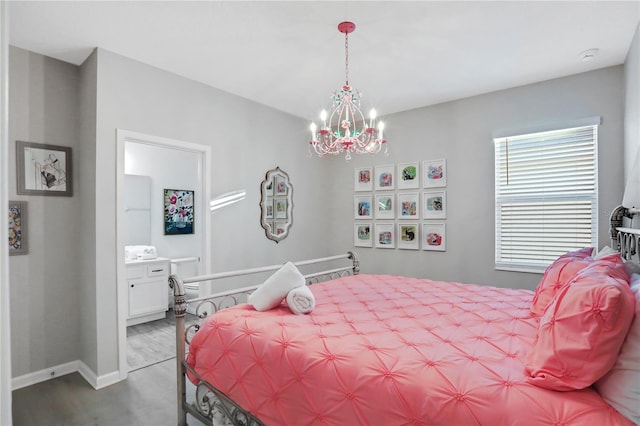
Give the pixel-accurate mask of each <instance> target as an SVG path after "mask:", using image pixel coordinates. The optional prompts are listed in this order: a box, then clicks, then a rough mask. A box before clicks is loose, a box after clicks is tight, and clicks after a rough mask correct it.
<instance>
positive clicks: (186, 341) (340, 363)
mask: <svg viewBox="0 0 640 426" xmlns="http://www.w3.org/2000/svg"><path fill="white" fill-rule="evenodd" d="M612 223H613V218H612ZM616 224H617V223H616ZM614 231H615V232H614V234H613V235H614V236H615V239H614V241H613V244H612V245H613V246H614V247H613V248H614V250H615V251H617V252H619V253H620V254H617V253H604V255H603V257H602V258H599V259H597V258H596V257H597V256H596V253H595V252H592V251H590V250H582V251H577V252H573V253H571V254H568V255H566V256H561V258H559V259H558V260H557V261H556V262H554V263H555V264H556V268H555V270H553V268H551V267H550V268H549V269H548V270H547V273H545V276H544V277H543V280H542V281H541V283H542V282H543V281H545V279H546V280H547V281H548V283H547V284H549V283H551V281H550V280H552V279H553V281H554V283H555V284H554V285H548V286H547V287H546V288H537V289H536V291H535V292H534V291H529V290H521V289H507V288H498V287H491V286H480V285H473V284H460V283H455V282H442V281H432V280H428V279H421V278H411V277H401V276H391V275H370V274H360V273H359V262H358V259H357V256H356V255H355V254H354V253H347V254H345V255H340V256H332V257H328V258H321V259H315V260H311V261H306V262H298V263H296V264H295V266H296V267H298V268H300V269H303V268H304V267H308V266H311V267H316V266H317V269H319V270H317V269H316V272H313V273H310V274H306V275H305V280H306V281H307V284H312V285H310V287H309V289H310V290H311V291H312V293H313V296H314V298H315V302H316V304H315V307H314V309H313V311H312V312H311V313H309V314H308V315H294V314H292V312H291V310H290V309H289V307H287V306H286V303H283V304H278V305H277V306H276V307H275V308H273V309H269V310H266V311H262V312H261V311H257V310H255V309H254V307H253V306H252V305H251V304H248V303H246V296H247V295H249V294H251V293H253V292H255V291H257V290H256V288H257V287H258V285H251V286H246V287H242V288H238V289H235V290H233V291H228V292H224V293H220V294H217V295H214V296H212V297H211V298H210V299H195V300H193V301H186V300H185V297H184V283H186V282H202V281H205V280H218V279H224V278H228V277H231V276H234V277H235V276H250V275H252V274H256V273H265V272H267V273H270V272H272V271H277V270H278V268H280V267H281V265H273V266H269V267H265V268H254V269H249V270H244V271H236V272H230V273H223V274H213V275H208V276H201V277H193V278H189V279H181V278H180V277H177V276H171V277H170V279H169V283H170V286H171V287H172V289H173V291H174V295H175V303H174V309H175V314H176V318H177V327H176V329H177V333H176V335H177V336H176V342H177V365H178V412H179V419H178V420H179V424H186V421H187V414H189V415H192V416H193V417H194V418H196V419H198V420H199V421H201V422H204V423H205V424H243V425H261V424H266V425H280V424H282V425H311V424H317V425H392V424H393V425H401V424H406V425H517V424H522V425H534V424H540V425H554V424H555V425H560V424H566V425H569V424H576V425H578V424H580V425H632V424H633V422H632V420H631V419H632V418H633V417H630V415H629V413H628V405H629V404H631V405H633V404H634V400H633V398H636V396H634V395H629V394H627V395H622V398H625V397H626V398H627V399H628V398H631V402H629V401H626V402H624V401H623V402H622V408H620V406H616V403H617V402H616V401H612V400H611V399H609V398H607V397H605V396H604V394H605V392H604V391H609V390H611V392H610V393H612V394H613V395H614V396H615V394H616V392H618V393H619V392H620V388H619V386H618V382H619V381H620V380H627V381H628V380H630V379H631V380H632V381H633V380H636V379H638V376H637V368H638V366H637V355H635V354H633V353H632V354H631V355H632V356H636V358H635V361H633V360H632V361H631V364H632V366H631V368H633V367H634V363H635V370H636V371H635V372H631V373H630V372H629V366H628V365H622V366H620V365H619V364H620V362H621V358H622V356H620V357H617V356H616V354H618V353H623V352H624V350H625V348H624V345H626V344H627V341H628V340H629V339H628V338H627V337H626V336H627V334H628V333H630V331H629V330H633V329H634V327H633V326H634V325H635V323H633V324H632V322H633V320H634V315H635V311H634V309H636V307H635V299H634V294H633V292H632V291H631V289H630V287H629V274H630V272H629V267H630V265H634V264H635V262H637V253H636V247H637V246H638V242H639V238H640V232H638V230H633V229H627V228H620V227H617V228H616V229H614ZM598 254H600V253H598ZM634 257H635V258H634ZM611 259H618V260H619V261H618V260H616V261H613V260H611ZM623 260H624V262H623ZM342 261H344V262H345V263H347V265H343V266H340V267H335V268H329V269H322V268H321V267H319V266H318V265H322V264H325V263H335V262H342ZM576 263H579V264H580V265H582V268H580V269H579V270H578V269H576V270H575V271H571V268H574V267H575V268H577V266H575V264H576ZM568 265H570V266H568ZM625 268H626V269H625ZM585 271H588V272H585ZM554 274H555V275H554ZM563 274H565V275H566V274H572V276H573V278H571V277H568V276H563ZM625 274H626V275H625ZM552 275H553V277H552ZM575 276H577V277H578V278H575ZM625 277H626V278H625ZM570 278H571V279H570ZM563 280H564V281H563ZM579 280H582V281H580V285H574V283H575V282H578V281H579ZM625 280H626V281H625ZM561 281H563V285H562V286H560V285H559V284H558V282H561ZM594 281H597V282H598V283H597V284H598V285H597V286H596V285H594ZM602 282H606V283H607V286H608V287H607V289H608V290H606V291H604V290H601V284H602ZM564 284H566V285H564ZM625 286H626V289H625ZM539 287H541V286H539ZM612 289H613V290H612ZM614 290H615V291H614ZM563 291H564V293H562V292H563ZM554 292H555V294H551V293H554ZM572 292H578V293H576V294H573V293H572ZM613 293H615V294H614V295H613V296H612V294H613ZM615 295H617V296H615ZM629 295H631V296H629ZM614 296H615V297H614ZM576 297H579V298H581V300H580V301H578V302H575V298H576ZM586 298H595V299H597V301H598V302H597V306H596V304H592V305H593V306H591V305H590V307H589V309H586V310H585V307H584V305H585V303H584V300H586ZM595 299H594V300H595ZM571 300H573V301H574V302H573V304H571V303H570V302H569V301H571ZM536 303H537V304H538V305H539V306H538V310H539V311H540V312H537V313H536V311H535V309H534V306H535V305H536ZM187 304H193V305H195V306H196V307H195V308H194V310H195V311H196V312H198V314H199V316H200V317H202V318H203V322H202V323H201V324H189V325H187V326H186V327H185V323H184V322H185V321H184V313H185V312H186V307H187ZM542 305H544V307H543V308H541V306H542ZM549 306H551V308H549ZM594 306H595V307H594ZM562 309H574V310H576V309H577V310H578V311H579V312H577V313H576V312H571V315H567V316H566V318H568V319H563V320H562V321H561V320H560V318H561V317H562V313H563V312H564V311H562V312H561V310H562ZM554 310H555V311H554ZM549 311H554V313H553V314H551V313H549ZM614 311H615V315H614ZM585 315H586V316H585ZM589 315H592V316H593V315H596V316H597V321H596V322H599V326H600V328H601V329H597V330H595V331H594V330H588V333H589V336H590V337H589V338H586V339H579V341H577V342H576V341H571V339H568V340H569V342H570V343H569V344H568V345H566V346H568V348H564V349H563V348H562V347H560V345H562V344H563V342H564V343H566V342H567V335H568V334H567V333H569V332H571V330H575V328H576V321H578V322H580V321H582V322H584V321H585V318H586V317H588V316H589ZM562 318H565V317H562ZM545 327H546V328H545ZM563 327H564V328H563ZM596 328H598V327H596ZM635 328H636V329H637V327H635ZM602 330H604V331H602ZM545 333H546V334H545ZM580 333H582V334H584V333H587V332H585V331H584V330H581V331H580V332H579V334H580ZM583 340H584V341H583ZM187 346H188V352H186V351H185V350H186V348H187ZM563 351H564V352H563ZM621 351H622V352H621ZM612 352H615V353H614V355H613V356H612V355H611V354H612ZM634 352H635V350H634ZM584 354H587V355H586V356H585V355H584ZM583 359H587V361H585V362H583V361H582V360H583ZM576 360H578V362H576ZM617 367H621V368H620V369H619V370H620V371H617V372H616V373H615V374H614V372H613V371H614V370H616V368H617ZM616 374H617V375H616ZM620 377H622V378H623V379H620ZM624 378H626V379H624ZM191 384H193V388H194V389H195V390H194V391H193V392H192V393H193V395H192V397H193V401H192V402H189V401H187V394H188V393H189V392H187V387H188V386H191ZM631 386H633V383H632V384H631ZM612 398H613V397H612ZM635 403H636V405H637V403H638V401H637V400H635ZM625 404H626V406H625ZM614 406H616V408H617V409H616V408H614ZM636 408H637V407H636ZM625 410H627V411H625ZM631 410H633V407H631ZM631 416H633V414H631Z"/></svg>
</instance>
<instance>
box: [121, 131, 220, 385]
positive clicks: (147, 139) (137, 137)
mask: <svg viewBox="0 0 640 426" xmlns="http://www.w3.org/2000/svg"><path fill="white" fill-rule="evenodd" d="M116 139H117V163H118V164H117V176H116V259H117V280H118V284H117V300H118V315H117V318H118V371H119V376H120V379H121V380H124V379H126V378H127V374H128V366H127V312H128V307H127V302H128V293H127V290H128V288H127V284H126V278H125V262H124V260H125V255H124V174H125V169H124V153H125V145H126V142H136V143H142V144H147V145H152V146H157V147H164V148H171V149H180V150H183V151H189V152H193V153H196V154H199V155H200V157H201V160H202V161H201V164H202V171H201V173H200V179H202V182H201V184H202V193H203V199H202V203H200V205H201V210H202V211H200V212H199V213H198V216H199V217H201V218H204V220H203V221H202V225H201V226H202V231H203V234H202V247H201V253H202V258H203V266H204V271H205V272H208V271H210V270H211V249H210V247H211V245H210V244H209V242H210V241H211V238H210V237H211V215H210V214H209V208H208V207H209V200H210V199H211V188H210V186H211V185H210V182H211V147H210V146H208V145H200V144H195V143H191V142H185V141H180V140H176V139H167V138H162V137H158V136H151V135H145V134H142V133H137V132H131V131H128V130H122V129H117V130H116Z"/></svg>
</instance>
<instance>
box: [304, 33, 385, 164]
mask: <svg viewBox="0 0 640 426" xmlns="http://www.w3.org/2000/svg"><path fill="white" fill-rule="evenodd" d="M355 29H356V24H354V23H353V22H341V23H340V24H338V31H340V32H341V33H343V34H344V52H345V53H344V69H345V83H344V85H343V86H342V87H340V88H339V89H338V90H336V91H335V92H333V93H332V94H331V100H332V107H331V113H329V114H327V111H325V110H322V112H321V113H320V121H321V123H320V128H319V129H318V127H317V126H316V123H311V126H310V130H311V141H310V142H309V156H311V155H312V153H311V149H312V148H313V151H314V152H315V153H316V154H317V155H318V156H319V157H323V156H325V155H326V154H331V155H339V154H342V153H343V152H344V153H345V159H346V160H350V159H351V153H352V152H353V153H356V154H377V153H379V152H380V151H381V150H382V147H383V146H384V148H385V155H388V153H389V152H388V148H387V141H386V140H385V139H384V138H383V136H382V134H383V130H384V123H383V122H382V121H380V122H378V124H377V126H376V111H375V110H374V109H372V110H371V112H370V113H369V120H366V119H365V117H364V115H363V114H362V111H360V98H361V93H360V92H358V91H357V90H356V89H354V88H353V87H351V86H350V85H349V33H352V32H353V31H354V30H355Z"/></svg>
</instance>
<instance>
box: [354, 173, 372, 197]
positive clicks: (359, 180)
mask: <svg viewBox="0 0 640 426" xmlns="http://www.w3.org/2000/svg"><path fill="white" fill-rule="evenodd" d="M353 190H354V191H356V192H361V191H373V168H372V167H356V168H355V169H354V171H353Z"/></svg>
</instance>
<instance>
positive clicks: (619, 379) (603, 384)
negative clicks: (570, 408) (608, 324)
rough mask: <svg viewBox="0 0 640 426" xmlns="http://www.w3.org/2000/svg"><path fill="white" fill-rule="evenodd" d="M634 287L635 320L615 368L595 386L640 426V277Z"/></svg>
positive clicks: (635, 276)
mask: <svg viewBox="0 0 640 426" xmlns="http://www.w3.org/2000/svg"><path fill="white" fill-rule="evenodd" d="M628 264H629V262H627V263H626V264H625V266H626V265H628ZM630 288H631V292H632V293H633V294H634V296H635V298H636V310H635V318H634V319H633V321H632V322H631V327H630V328H629V333H627V338H626V339H625V341H624V343H623V344H622V349H620V355H618V359H617V360H616V363H615V365H614V366H613V368H612V369H611V370H609V372H608V373H607V374H606V375H605V376H604V377H603V378H601V379H600V380H598V382H597V383H596V384H595V387H596V389H597V390H598V393H600V396H602V399H604V400H605V401H607V402H608V403H609V405H611V406H612V407H613V408H615V409H616V410H618V411H619V412H621V413H622V414H624V415H625V416H627V417H628V418H629V419H631V420H632V421H633V422H634V423H635V424H638V425H640V275H638V274H633V275H631V287H630Z"/></svg>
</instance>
